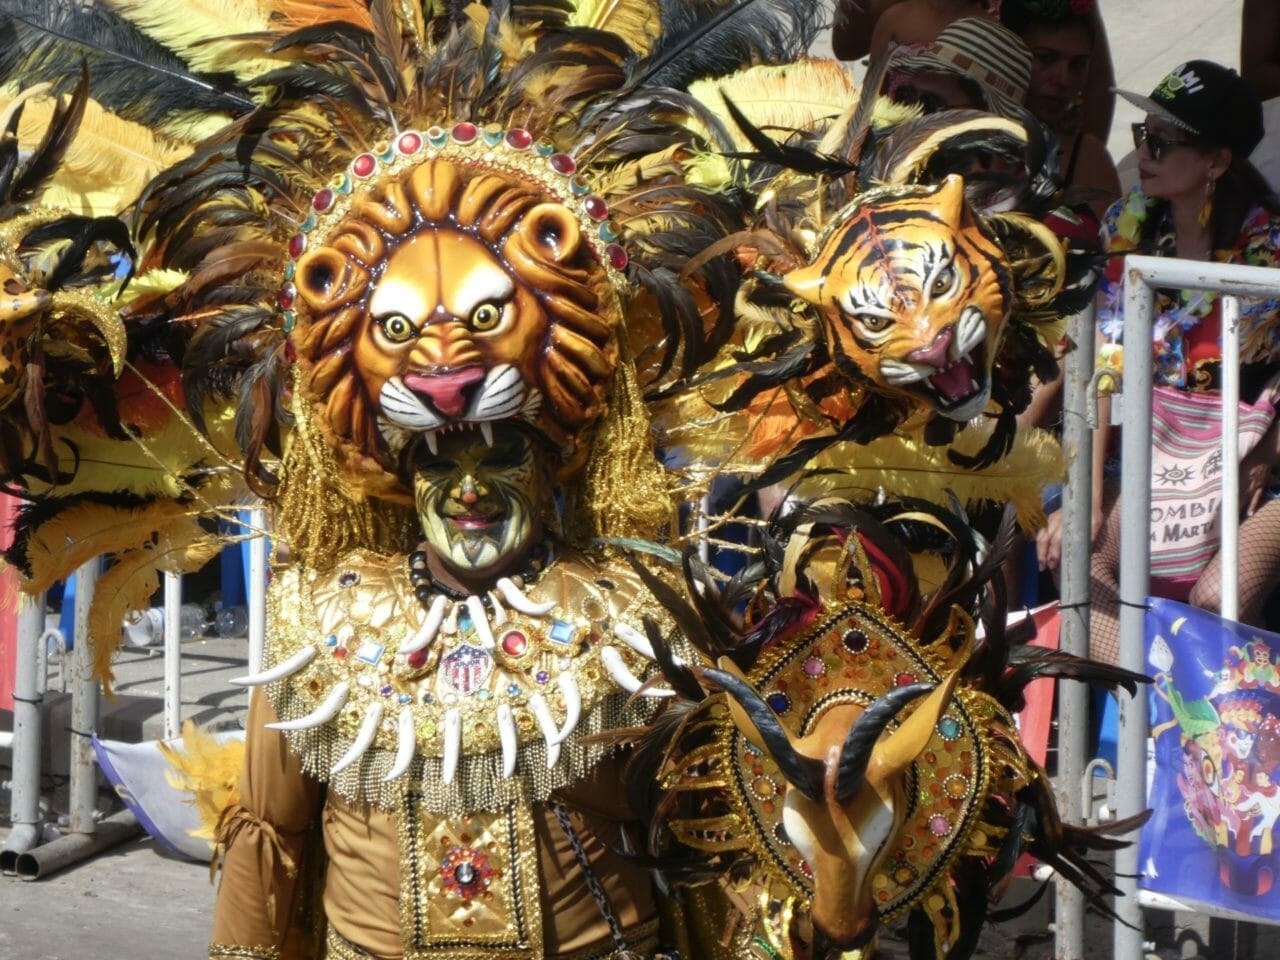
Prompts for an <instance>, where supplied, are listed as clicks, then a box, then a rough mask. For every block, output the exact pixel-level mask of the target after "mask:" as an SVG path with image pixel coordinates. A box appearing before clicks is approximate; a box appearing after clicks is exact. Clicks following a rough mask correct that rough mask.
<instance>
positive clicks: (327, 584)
mask: <svg viewBox="0 0 1280 960" xmlns="http://www.w3.org/2000/svg"><path fill="white" fill-rule="evenodd" d="M504 586H505V587H506V589H501V588H495V590H494V591H492V592H491V593H489V594H487V595H485V596H483V597H481V596H475V597H467V598H464V599H461V600H454V599H451V598H447V597H435V598H431V600H430V602H428V603H423V602H420V601H419V599H418V598H417V597H416V596H415V595H414V592H413V586H412V584H411V583H410V580H409V577H408V574H407V565H406V558H405V556H404V555H394V556H384V555H379V554H375V553H371V552H357V553H353V554H350V555H348V556H347V557H346V558H345V559H344V560H343V561H342V562H340V563H339V564H338V565H337V566H335V567H334V568H332V569H331V570H329V571H327V572H324V573H320V572H317V571H315V570H311V569H308V568H305V567H301V566H300V567H294V568H291V569H289V570H286V571H284V572H283V573H281V574H280V575H279V576H277V577H276V579H275V581H274V582H273V584H272V587H271V590H270V593H269V596H268V623H269V635H270V641H269V643H268V650H267V657H266V669H265V670H264V671H263V673H261V674H259V675H257V676H256V677H250V678H247V680H248V682H250V683H252V684H257V685H266V686H267V691H268V694H269V696H270V697H271V700H272V703H273V705H274V706H275V709H276V713H277V715H278V716H279V717H280V722H279V724H278V725H277V726H278V728H279V729H282V730H285V731H286V733H287V735H288V737H289V740H290V744H291V746H292V748H293V749H294V751H295V752H296V753H297V754H298V755H299V756H300V757H301V758H302V761H303V765H304V767H305V768H306V769H307V770H308V771H309V772H311V773H314V774H316V775H318V776H320V777H322V778H323V779H326V780H327V781H328V782H329V784H330V786H331V787H332V788H333V789H335V790H336V791H337V792H338V793H339V795H341V796H344V797H346V798H349V799H352V800H356V799H361V798H363V799H368V800H371V801H373V802H375V803H377V804H379V805H380V806H388V807H389V806H393V805H394V804H395V803H396V799H397V797H398V796H399V794H400V791H401V788H402V787H403V786H405V785H409V784H411V785H413V788H414V789H415V790H416V791H418V792H420V793H422V794H423V796H424V799H425V802H426V803H427V804H428V806H429V807H430V808H431V809H433V810H435V811H437V812H441V813H445V814H450V813H452V812H456V811H463V810H476V809H497V808H499V807H501V805H502V804H504V803H508V802H511V800H512V799H513V798H515V797H517V796H523V797H526V798H529V799H533V800H535V801H536V800H542V799H545V798H546V797H547V796H549V795H550V793H551V791H552V790H555V789H558V788H559V787H562V786H565V785H567V784H568V783H571V782H573V781H574V780H576V779H578V778H579V777H581V776H584V775H585V774H586V773H588V772H589V771H590V769H591V767H592V765H593V764H594V763H595V762H596V761H597V760H599V759H600V758H601V757H603V756H604V755H605V754H607V753H608V752H609V750H610V749H611V748H610V747H608V746H606V745H602V744H599V743H596V742H592V741H591V738H592V737H594V736H596V735H598V734H601V733H603V732H605V731H608V730H610V729H615V728H618V727H623V726H633V725H637V724H643V723H645V722H647V720H648V719H649V718H650V717H651V716H652V715H653V713H654V712H655V709H656V704H657V698H656V697H654V696H638V697H635V698H634V699H633V698H632V694H633V693H634V692H636V691H637V690H640V688H641V684H642V683H643V681H644V680H645V679H646V678H647V677H648V676H649V675H650V674H651V673H652V672H653V671H654V669H655V668H654V665H653V664H652V662H651V660H650V655H651V654H652V651H651V650H650V649H649V648H648V645H647V643H646V642H645V641H644V639H643V635H642V632H641V631H642V630H643V620H644V618H646V617H648V618H651V619H653V620H655V621H656V622H657V623H659V624H660V625H661V626H662V629H663V630H664V631H667V632H669V631H670V629H671V620H670V618H669V616H668V615H667V614H666V613H665V611H664V610H663V609H662V608H661V607H660V606H659V605H658V604H657V602H656V601H655V600H654V599H653V597H652V595H651V594H649V592H648V591H647V590H646V589H645V588H644V586H643V584H642V583H641V582H640V581H639V579H638V578H637V577H636V575H635V573H634V572H633V571H632V570H630V568H629V567H626V566H625V565H623V564H621V563H614V562H600V563H597V562H594V561H592V560H591V559H589V558H587V557H586V556H583V555H580V554H569V555H567V556H562V557H560V558H558V559H557V561H556V562H555V563H554V564H553V565H552V566H550V567H549V568H548V569H547V570H546V571H544V573H543V575H542V576H541V577H540V578H539V580H538V581H537V583H536V584H534V585H533V586H531V587H529V588H527V589H521V588H519V587H517V586H516V585H515V584H513V583H511V582H510V581H508V582H507V583H506V584H505V585H504ZM424 638H425V639H424ZM641 692H642V693H650V694H658V693H660V692H661V691H658V690H643V691H641Z"/></svg>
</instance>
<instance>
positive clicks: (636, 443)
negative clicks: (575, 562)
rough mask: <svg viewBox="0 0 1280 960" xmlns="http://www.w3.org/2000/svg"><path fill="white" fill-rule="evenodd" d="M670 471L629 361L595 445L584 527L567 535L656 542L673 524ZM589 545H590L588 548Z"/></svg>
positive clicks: (581, 498)
mask: <svg viewBox="0 0 1280 960" xmlns="http://www.w3.org/2000/svg"><path fill="white" fill-rule="evenodd" d="M672 507H673V504H672V502H671V494H670V488H669V485H668V478H667V472H666V471H665V470H664V469H663V468H662V464H660V463H659V462H658V458H657V456H656V454H655V453H654V449H653V433H652V429H651V425H650V421H649V412H648V408H647V407H646V406H645V402H644V397H643V396H642V395H641V392H640V385H639V384H638V383H637V382H636V371H635V365H634V363H633V362H632V361H631V360H630V358H627V357H623V358H622V359H621V360H620V362H619V363H618V370H617V373H616V374H615V375H614V380H613V390H612V391H611V393H610V395H609V407H608V410H606V412H605V415H604V419H603V421H602V422H601V424H600V428H599V431H598V432H597V433H596V436H595V438H594V439H593V441H592V444H591V456H590V459H589V460H588V462H587V466H586V481H585V483H584V485H583V487H582V489H581V491H580V492H579V494H578V497H577V500H576V503H574V504H573V507H572V508H571V513H576V514H577V516H576V517H574V518H573V519H576V520H579V521H581V522H576V523H575V522H573V520H572V519H571V520H570V522H568V523H566V524H565V527H566V530H567V531H586V532H587V539H588V540H590V539H593V538H597V537H622V538H641V539H649V540H652V539H655V538H657V536H658V535H659V532H660V531H661V530H662V529H663V528H664V527H670V526H671V525H672V520H673V514H672ZM582 545H583V546H588V545H589V543H584V544H582Z"/></svg>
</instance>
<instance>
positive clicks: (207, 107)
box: [0, 0, 254, 126]
mask: <svg viewBox="0 0 1280 960" xmlns="http://www.w3.org/2000/svg"><path fill="white" fill-rule="evenodd" d="M82 63H87V64H88V67H89V73H90V75H91V76H92V77H93V90H94V97H95V99H96V100H97V101H98V102H99V103H101V104H102V105H103V106H105V107H107V108H108V109H109V110H111V111H113V112H114V113H117V114H119V115H120V116H122V117H125V118H126V119H129V120H135V121H137V122H139V123H143V124H146V125H147V126H157V125H159V124H161V123H163V122H165V121H167V120H170V119H172V118H173V116H174V115H175V114H178V113H182V112H184V111H200V112H207V113H231V114H237V113H242V112H244V111H246V110H250V109H252V108H253V106H254V103H253V100H252V98H251V97H249V96H248V95H247V93H246V92H245V91H244V90H243V89H241V88H239V87H238V86H237V85H236V83H235V81H234V79H233V78H231V77H229V76H224V75H214V74H200V73H197V72H195V71H193V70H191V69H190V68H189V67H188V66H187V64H186V63H184V62H183V61H182V59H181V58H179V57H177V56H175V55H174V54H173V53H171V52H170V51H168V50H167V49H166V48H165V47H163V46H162V45H161V44H159V43H157V42H156V41H154V40H152V39H150V38H149V37H147V36H146V35H144V34H143V33H142V32H141V31H140V30H138V29H137V28H136V27H134V26H133V24H131V23H129V22H128V21H127V20H125V19H124V18H123V17H121V16H120V15H119V14H117V13H115V12H114V11H111V10H109V9H107V8H106V7H105V6H104V5H103V4H99V3H93V4H86V3H82V2H80V0H41V2H39V3H32V2H31V0H0V78H3V79H5V80H14V79H21V80H22V81H23V82H25V83H37V82H41V81H47V82H49V83H51V84H52V85H53V89H54V92H57V93H65V92H66V91H68V90H70V89H71V88H72V87H73V86H75V84H76V82H77V79H78V78H79V76H80V67H81V64H82Z"/></svg>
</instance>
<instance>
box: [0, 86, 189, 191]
mask: <svg viewBox="0 0 1280 960" xmlns="http://www.w3.org/2000/svg"><path fill="white" fill-rule="evenodd" d="M14 99H15V98H14V97H13V96H12V95H8V96H0V110H3V109H6V108H7V107H8V106H9V105H10V104H11V103H12V102H13V101H14ZM55 103H56V101H55V100H54V99H53V98H50V97H37V98H33V99H32V100H31V101H29V102H28V103H27V105H26V108H25V109H24V110H23V113H22V121H21V122H20V123H19V124H18V142H19V143H21V144H36V143H39V142H40V138H41V137H43V136H44V132H45V130H46V129H48V126H49V121H50V120H51V119H52V117H53V109H54V106H55ZM190 152H191V148H190V147H188V146H186V145H184V144H181V143H178V142H176V141H174V140H171V139H169V138H167V137H164V136H161V135H159V134H157V133H156V132H155V131H153V130H151V129H149V128H147V127H145V126H143V125H142V124H140V123H133V122H131V121H129V120H123V119H121V118H120V117H117V116H116V115H115V114H113V113H109V112H108V111H107V110H105V109H103V107H102V106H101V105H99V104H98V103H97V101H94V100H90V101H89V102H88V103H87V104H85V111H84V118H83V119H82V120H81V121H80V128H79V130H78V131H77V133H76V137H75V140H73V141H72V143H71V146H70V148H69V149H68V150H67V154H66V157H65V158H64V159H63V161H62V163H61V164H60V165H59V167H58V170H57V172H56V173H55V174H54V177H53V180H52V181H51V184H50V186H49V187H48V188H46V190H45V194H44V196H43V197H42V200H43V202H44V203H45V204H46V205H48V206H53V207H66V208H68V209H70V210H73V211H75V212H76V213H81V214H85V215H86V216H105V215H109V214H112V213H115V212H116V211H117V210H119V209H121V208H122V207H123V206H124V205H125V204H126V203H128V202H129V201H131V200H133V199H134V198H135V197H136V196H137V195H138V193H139V192H140V191H141V189H142V187H143V186H144V185H145V184H146V183H147V181H149V180H150V179H151V178H152V177H154V176H155V175H156V174H157V173H159V172H160V171H161V170H163V169H165V168H167V167H169V166H172V165H173V164H175V163H177V162H178V161H179V160H181V159H183V158H184V157H186V156H187V155H188V154H189V153H190Z"/></svg>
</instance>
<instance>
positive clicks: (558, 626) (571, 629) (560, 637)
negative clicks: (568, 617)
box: [547, 620, 578, 646]
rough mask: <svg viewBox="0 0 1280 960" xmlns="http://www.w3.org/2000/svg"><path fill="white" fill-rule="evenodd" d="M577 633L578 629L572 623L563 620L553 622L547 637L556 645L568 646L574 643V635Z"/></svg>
mask: <svg viewBox="0 0 1280 960" xmlns="http://www.w3.org/2000/svg"><path fill="white" fill-rule="evenodd" d="M577 632H578V628H577V627H575V626H574V625H573V624H572V623H566V622H565V621H563V620H552V621H551V629H550V630H548V631H547V636H548V637H550V638H551V639H552V640H553V641H554V642H555V643H559V644H563V645H565V646H567V645H568V644H570V643H572V642H573V638H574V635H575V634H577Z"/></svg>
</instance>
